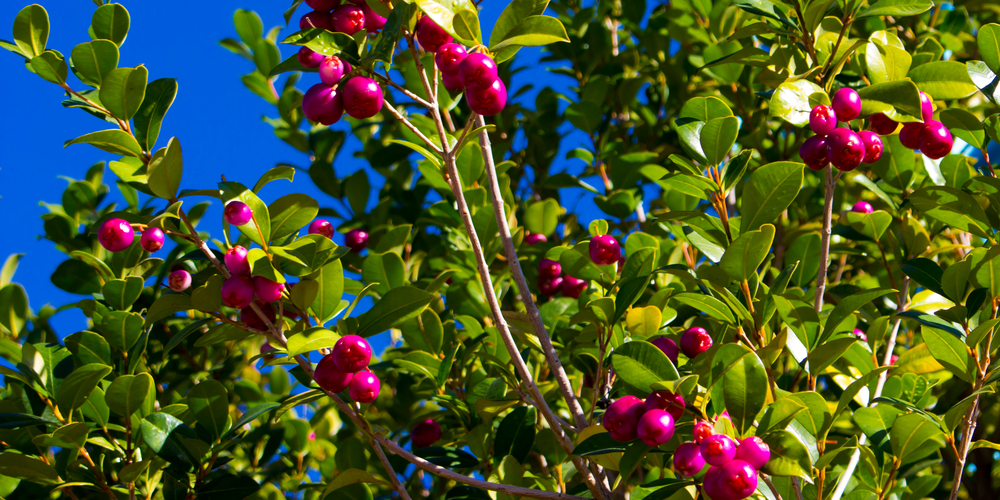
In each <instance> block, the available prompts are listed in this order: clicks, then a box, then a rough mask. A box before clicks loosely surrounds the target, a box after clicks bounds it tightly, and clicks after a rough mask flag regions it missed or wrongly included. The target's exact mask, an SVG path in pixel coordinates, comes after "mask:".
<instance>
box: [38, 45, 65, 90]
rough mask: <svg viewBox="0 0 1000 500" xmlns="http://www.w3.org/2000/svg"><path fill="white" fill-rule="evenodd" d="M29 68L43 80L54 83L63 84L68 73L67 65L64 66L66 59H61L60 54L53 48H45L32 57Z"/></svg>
mask: <svg viewBox="0 0 1000 500" xmlns="http://www.w3.org/2000/svg"><path fill="white" fill-rule="evenodd" d="M31 69H32V71H34V72H35V73H36V74H37V75H38V76H40V77H42V78H43V79H45V81H48V82H52V83H54V84H56V85H63V84H65V83H66V77H67V76H68V75H69V67H68V66H66V60H65V59H63V56H62V54H60V53H58V52H56V51H54V50H46V51H45V52H42V53H41V54H39V55H37V56H35V57H32V58H31Z"/></svg>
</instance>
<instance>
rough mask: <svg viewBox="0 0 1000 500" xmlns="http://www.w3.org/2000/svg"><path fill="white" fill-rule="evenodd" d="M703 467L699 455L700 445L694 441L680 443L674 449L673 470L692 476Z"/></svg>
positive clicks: (703, 461)
mask: <svg viewBox="0 0 1000 500" xmlns="http://www.w3.org/2000/svg"><path fill="white" fill-rule="evenodd" d="M704 468H705V459H704V458H702V457H701V446H698V445H697V444H696V443H682V444H681V445H680V446H678V447H677V450H675V451H674V470H675V471H676V472H677V473H678V474H680V475H682V476H688V477H690V476H693V475H695V474H697V473H699V472H701V470H702V469H704Z"/></svg>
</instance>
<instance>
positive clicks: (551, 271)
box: [538, 259, 562, 278]
mask: <svg viewBox="0 0 1000 500" xmlns="http://www.w3.org/2000/svg"><path fill="white" fill-rule="evenodd" d="M538 274H539V276H544V277H546V278H556V277H558V276H559V275H560V274H562V266H561V265H559V263H558V262H556V261H554V260H552V259H542V260H541V262H539V263H538Z"/></svg>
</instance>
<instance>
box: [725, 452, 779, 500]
mask: <svg viewBox="0 0 1000 500" xmlns="http://www.w3.org/2000/svg"><path fill="white" fill-rule="evenodd" d="M769 455H770V453H769ZM716 481H717V484H718V487H719V492H720V493H722V494H723V495H724V496H723V497H722V498H724V499H727V500H728V499H732V500H743V499H744V498H747V497H749V496H750V495H753V492H754V491H756V490H757V469H755V468H754V467H753V466H752V465H750V464H748V463H747V462H745V461H743V460H733V461H731V462H729V463H727V464H725V465H723V466H722V467H721V469H720V470H719V475H718V479H716Z"/></svg>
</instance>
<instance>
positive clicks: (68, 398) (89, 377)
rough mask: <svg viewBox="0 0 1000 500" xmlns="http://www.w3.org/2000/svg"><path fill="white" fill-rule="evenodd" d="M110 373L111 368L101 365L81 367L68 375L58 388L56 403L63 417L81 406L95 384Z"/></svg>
mask: <svg viewBox="0 0 1000 500" xmlns="http://www.w3.org/2000/svg"><path fill="white" fill-rule="evenodd" d="M109 373H111V367H110V366H107V365H101V364H89V365H83V366H81V367H79V368H77V369H75V370H73V373H70V374H69V376H67V377H66V378H65V379H64V380H63V382H62V385H60V386H59V393H58V394H57V395H56V401H57V402H58V404H59V411H60V412H61V413H62V414H63V415H70V414H71V413H72V412H73V411H75V410H76V409H77V408H80V407H81V406H83V404H84V402H86V401H87V398H89V397H90V394H91V393H92V392H93V391H94V388H96V387H97V384H98V383H99V382H100V381H101V379H103V378H104V377H105V376H107V375H108V374H109Z"/></svg>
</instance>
